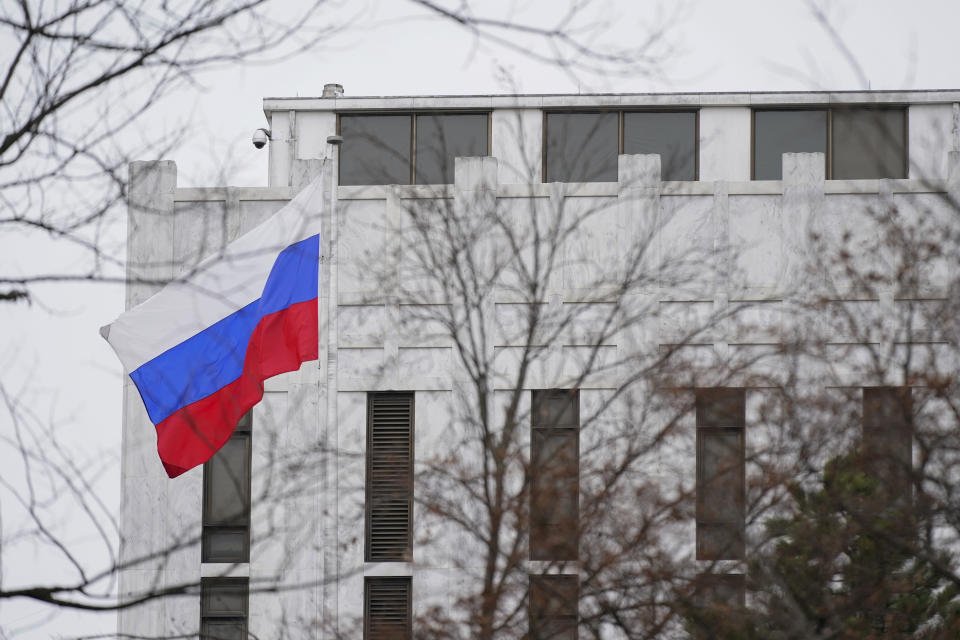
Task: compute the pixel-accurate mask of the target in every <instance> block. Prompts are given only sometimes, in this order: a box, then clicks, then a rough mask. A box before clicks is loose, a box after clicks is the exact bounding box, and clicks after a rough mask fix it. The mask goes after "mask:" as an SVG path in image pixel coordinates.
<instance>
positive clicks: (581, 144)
mask: <svg viewBox="0 0 960 640" xmlns="http://www.w3.org/2000/svg"><path fill="white" fill-rule="evenodd" d="M546 133H547V140H546V154H547V179H546V181H547V182H616V181H617V154H618V153H619V149H620V114H619V113H616V112H607V113H548V114H547V132H546Z"/></svg>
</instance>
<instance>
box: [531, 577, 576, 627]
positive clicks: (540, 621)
mask: <svg viewBox="0 0 960 640" xmlns="http://www.w3.org/2000/svg"><path fill="white" fill-rule="evenodd" d="M579 591H580V586H579V581H578V579H577V576H571V575H552V576H536V575H534V576H530V636H531V638H532V639H533V640H576V638H577V615H578V608H579V606H578V603H579V596H580V594H579Z"/></svg>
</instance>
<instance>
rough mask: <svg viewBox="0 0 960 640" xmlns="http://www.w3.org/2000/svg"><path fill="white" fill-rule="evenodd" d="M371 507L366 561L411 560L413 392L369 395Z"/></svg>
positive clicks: (368, 515)
mask: <svg viewBox="0 0 960 640" xmlns="http://www.w3.org/2000/svg"><path fill="white" fill-rule="evenodd" d="M366 508H367V531H366V533H367V535H366V559H367V561H368V562H384V561H397V562H404V561H409V560H411V547H412V544H411V530H412V516H413V394H412V393H372V394H370V395H369V397H368V401H367V491H366Z"/></svg>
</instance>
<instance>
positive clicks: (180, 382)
mask: <svg viewBox="0 0 960 640" xmlns="http://www.w3.org/2000/svg"><path fill="white" fill-rule="evenodd" d="M322 203H323V188H322V179H321V178H320V177H317V178H316V179H315V180H314V181H313V182H312V183H311V184H310V185H308V186H307V187H306V188H304V189H303V190H302V191H301V192H300V193H299V194H298V195H297V196H296V197H295V198H294V199H293V200H291V201H290V202H289V203H288V204H287V205H286V206H285V207H283V209H281V210H280V211H278V212H277V213H276V214H274V215H273V216H272V217H270V218H269V219H268V220H266V221H264V222H263V223H262V224H260V225H259V226H257V227H256V228H254V229H253V230H251V231H249V232H248V233H246V234H244V235H243V236H241V237H240V238H238V239H237V240H235V241H234V242H232V243H230V244H229V245H227V247H226V248H225V249H224V250H223V251H221V252H220V253H218V254H217V255H215V256H210V257H209V258H207V259H205V260H203V261H202V262H201V263H200V264H199V265H197V267H196V268H195V269H192V270H191V271H190V273H188V274H186V275H185V276H184V277H183V278H180V279H177V280H174V281H172V282H170V283H169V284H168V285H167V286H165V287H164V288H163V289H161V290H160V291H159V292H158V293H157V294H156V295H154V296H153V297H151V298H149V299H148V300H146V301H144V302H143V303H142V304H140V305H138V306H136V307H134V308H132V309H130V310H128V311H126V312H125V313H123V314H122V315H121V316H120V317H119V318H117V320H116V321H114V322H113V323H112V324H110V325H107V326H106V327H103V328H102V329H101V331H100V332H101V334H102V335H103V337H104V338H105V339H106V340H107V342H109V343H110V346H111V347H113V349H114V351H116V353H117V356H118V357H119V358H120V361H121V362H122V363H123V366H124V368H125V369H126V370H127V372H128V373H129V375H130V378H131V380H133V383H134V385H136V387H137V390H138V391H139V392H140V397H141V398H142V399H143V404H144V406H145V407H146V410H147V414H148V415H149V416H150V420H151V422H153V423H154V425H156V428H157V451H158V452H159V454H160V460H161V462H162V463H163V467H164V469H165V470H166V472H167V475H168V476H170V477H171V478H174V477H176V476H178V475H180V474H181V473H183V472H185V471H187V470H189V469H192V468H193V467H195V466H197V465H200V464H203V463H204V462H206V461H207V460H209V459H210V457H211V456H212V455H213V454H214V453H216V452H217V450H219V449H220V447H221V446H223V444H224V443H225V442H226V441H227V440H228V439H229V438H230V436H231V435H232V434H233V431H234V429H235V428H236V426H237V422H239V420H240V418H241V417H242V416H243V415H244V414H245V413H246V412H247V411H249V410H250V408H251V407H253V405H255V404H257V403H258V402H259V401H260V399H261V398H263V381H264V380H266V379H267V378H270V377H272V376H275V375H277V374H280V373H284V372H287V371H294V370H296V369H298V368H299V367H300V364H301V363H303V362H306V361H308V360H316V359H317V357H318V356H317V351H318V342H319V340H318V337H319V336H318V330H317V284H318V274H319V261H320V214H321V206H322Z"/></svg>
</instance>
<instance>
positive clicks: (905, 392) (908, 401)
mask: <svg viewBox="0 0 960 640" xmlns="http://www.w3.org/2000/svg"><path fill="white" fill-rule="evenodd" d="M872 394H878V395H879V394H890V395H892V396H894V398H893V402H895V403H896V404H897V406H896V408H897V409H899V410H900V411H901V412H902V413H903V418H904V422H903V423H902V424H896V420H895V418H894V419H891V420H890V422H889V423H886V424H883V425H882V426H881V425H878V424H877V420H878V418H879V416H877V415H868V406H870V402H871V400H870V399H868V395H872ZM860 397H861V419H860V422H861V442H862V445H861V448H862V455H863V456H864V464H865V467H864V471H865V472H866V473H868V474H870V475H871V476H873V477H874V478H876V479H877V480H878V481H879V482H880V483H881V485H882V486H881V491H882V492H883V493H882V495H883V496H884V497H885V499H884V502H885V503H888V504H889V503H893V502H900V503H901V506H903V507H906V508H910V507H912V505H913V478H912V476H913V441H914V438H915V434H916V432H915V428H914V421H913V411H914V406H915V405H914V399H913V390H912V389H911V388H910V387H906V386H902V387H897V386H873V387H861V390H860ZM872 401H873V402H874V403H882V402H885V401H886V400H881V399H877V398H874V399H873V400H872ZM874 406H876V404H875V405H874ZM885 422H887V421H885ZM868 423H872V424H868ZM895 429H896V430H899V429H904V430H906V433H904V434H897V435H899V436H900V437H903V438H905V439H906V440H908V447H909V448H908V450H907V451H906V452H905V454H906V455H903V456H898V455H897V454H898V453H899V452H894V451H890V449H889V445H890V444H892V442H887V443H884V440H883V439H884V436H885V435H886V436H889V435H890V432H891V431H893V430H895ZM884 430H885V431H887V433H886V434H884V433H880V432H881V431H884ZM877 454H881V455H883V457H884V459H882V460H877V457H876V456H877ZM901 458H902V460H901ZM895 462H901V463H904V464H907V465H909V467H908V468H906V469H903V470H902V471H901V470H900V469H895V470H894V471H892V472H891V471H890V469H889V465H892V464H894V463H895ZM878 463H879V464H878ZM884 466H887V467H888V468H887V469H886V470H885V469H883V467H884ZM897 476H899V477H897ZM894 483H895V484H894ZM901 483H902V484H901Z"/></svg>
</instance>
